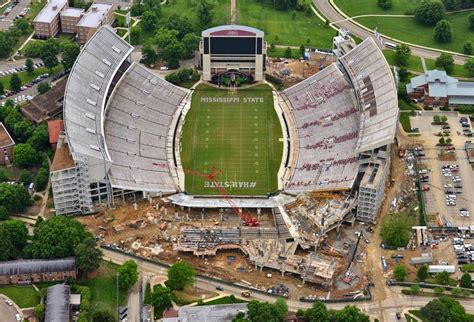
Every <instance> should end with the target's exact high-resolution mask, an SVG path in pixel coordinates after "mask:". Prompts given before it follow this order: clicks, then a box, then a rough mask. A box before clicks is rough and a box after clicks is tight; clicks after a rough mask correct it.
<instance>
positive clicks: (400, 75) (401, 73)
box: [398, 68, 410, 82]
mask: <svg viewBox="0 0 474 322" xmlns="http://www.w3.org/2000/svg"><path fill="white" fill-rule="evenodd" d="M408 76H410V72H409V71H408V70H407V69H406V68H400V69H399V70H398V78H400V81H401V82H406V81H407V80H408Z"/></svg>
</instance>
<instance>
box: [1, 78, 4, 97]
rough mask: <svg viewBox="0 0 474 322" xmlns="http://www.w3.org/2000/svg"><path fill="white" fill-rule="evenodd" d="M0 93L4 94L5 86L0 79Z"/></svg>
mask: <svg viewBox="0 0 474 322" xmlns="http://www.w3.org/2000/svg"><path fill="white" fill-rule="evenodd" d="M0 95H5V86H4V85H3V82H2V81H1V80H0Z"/></svg>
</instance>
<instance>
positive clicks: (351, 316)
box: [329, 305, 370, 322]
mask: <svg viewBox="0 0 474 322" xmlns="http://www.w3.org/2000/svg"><path fill="white" fill-rule="evenodd" d="M331 315H332V316H330V317H329V320H330V321H331V322H347V321H351V322H369V321H370V319H369V316H368V315H366V314H364V313H362V312H361V311H360V310H359V309H358V308H357V307H356V306H354V305H347V306H345V307H344V309H342V310H340V311H335V312H332V314H331Z"/></svg>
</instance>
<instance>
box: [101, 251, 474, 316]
mask: <svg viewBox="0 0 474 322" xmlns="http://www.w3.org/2000/svg"><path fill="white" fill-rule="evenodd" d="M102 251H103V253H104V257H103V258H104V260H111V261H113V262H114V263H117V264H122V263H124V262H125V261H127V260H129V259H133V258H131V257H130V256H128V255H126V254H119V253H116V252H113V251H110V250H107V249H102ZM137 264H138V268H139V270H140V272H148V273H153V274H155V275H160V276H165V275H166V272H167V270H166V269H165V268H163V267H161V266H158V265H156V264H153V263H150V262H147V261H141V260H138V261H137ZM378 283H379V284H378V286H377V287H383V286H382V284H381V283H383V282H382V281H378ZM196 286H197V287H199V288H202V289H206V290H209V291H213V292H215V291H216V287H217V286H220V287H222V288H223V289H224V291H223V292H219V293H220V294H223V295H230V294H234V295H235V296H236V297H240V292H241V291H242V288H239V287H237V286H230V285H227V284H224V283H218V282H210V281H208V280H206V279H203V278H199V277H198V278H196ZM400 289H401V288H397V287H392V288H390V289H389V292H392V293H393V294H395V295H396V296H392V297H389V298H386V299H384V300H380V301H378V302H375V301H370V302H355V304H356V305H357V307H358V308H359V309H361V310H362V311H364V312H365V313H367V314H369V315H371V316H374V317H376V316H377V317H378V318H379V319H380V321H392V320H393V319H394V318H395V314H396V312H401V311H403V310H404V309H407V308H419V307H421V306H424V305H425V304H426V303H428V302H429V301H430V300H432V298H429V297H409V296H405V295H402V294H400ZM252 298H254V299H256V300H259V301H268V302H274V301H275V299H276V298H275V297H273V296H268V295H266V294H261V293H257V292H254V293H252ZM460 302H461V304H462V305H463V306H464V307H465V308H466V310H467V311H468V312H474V301H469V300H461V301H460ZM287 303H288V307H289V309H290V310H294V311H296V310H298V309H307V308H309V307H311V303H303V302H299V301H294V300H288V301H287ZM348 304H350V303H328V304H327V306H328V308H331V309H337V310H339V309H342V308H343V307H344V306H346V305H348Z"/></svg>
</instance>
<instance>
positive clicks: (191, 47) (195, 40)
mask: <svg viewBox="0 0 474 322" xmlns="http://www.w3.org/2000/svg"><path fill="white" fill-rule="evenodd" d="M181 43H182V44H183V46H184V50H185V57H184V58H191V57H193V55H194V52H195V51H196V50H197V49H198V48H199V37H198V36H196V34H194V33H189V34H186V35H184V37H183V39H182V40H181Z"/></svg>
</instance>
